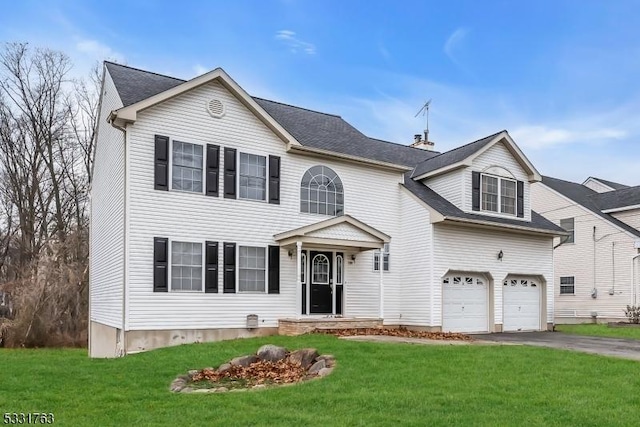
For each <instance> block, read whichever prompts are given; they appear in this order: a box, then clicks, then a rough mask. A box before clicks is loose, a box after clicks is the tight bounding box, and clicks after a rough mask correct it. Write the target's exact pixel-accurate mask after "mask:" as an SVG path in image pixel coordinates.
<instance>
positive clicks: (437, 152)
mask: <svg viewBox="0 0 640 427" xmlns="http://www.w3.org/2000/svg"><path fill="white" fill-rule="evenodd" d="M365 136H366V137H367V138H369V139H375V140H376V141H380V142H384V143H386V144H392V145H399V146H401V147H406V148H411V149H412V150H420V151H421V152H427V153H434V154H435V156H433V157H436V156H439V155H440V154H442V153H441V152H439V151H430V150H424V149H422V148H416V147H412V146H411V145H406V144H402V143H400V142H393V141H387V140H385V139H380V138H375V137H373V136H368V135H365ZM433 157H430V158H433Z"/></svg>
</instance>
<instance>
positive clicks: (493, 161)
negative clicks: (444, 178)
mask: <svg viewBox="0 0 640 427" xmlns="http://www.w3.org/2000/svg"><path fill="white" fill-rule="evenodd" d="M516 142H517V141H516ZM496 167H497V168H499V169H501V170H503V171H504V172H508V174H505V178H507V177H508V179H513V180H515V181H522V182H523V184H524V194H523V200H524V217H523V218H522V220H523V221H531V196H530V187H531V185H530V183H529V176H528V174H527V173H526V172H525V170H524V169H523V167H522V165H521V164H520V163H519V162H518V161H517V160H516V158H515V157H513V154H511V152H510V151H509V150H508V149H507V147H506V146H505V145H504V144H503V143H502V142H500V143H497V144H495V145H493V146H492V147H491V148H489V149H488V150H486V151H485V152H484V153H482V154H480V155H479V156H478V157H476V158H475V159H473V164H472V166H471V167H470V168H465V169H464V170H463V172H462V173H463V174H464V178H463V179H464V184H463V185H462V188H463V190H462V191H463V192H464V193H463V194H464V197H463V203H462V208H461V209H462V210H463V211H465V212H468V213H473V212H474V211H473V209H472V191H471V189H472V188H473V187H472V185H473V183H472V171H480V172H486V173H487V174H491V175H495V176H501V174H497V173H493V172H490V171H491V170H492V168H496ZM436 191H437V190H436ZM513 218H514V219H517V217H516V216H515V214H514V216H513Z"/></svg>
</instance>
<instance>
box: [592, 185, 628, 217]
mask: <svg viewBox="0 0 640 427" xmlns="http://www.w3.org/2000/svg"><path fill="white" fill-rule="evenodd" d="M607 185H608V184H607ZM591 198H592V199H593V201H594V202H595V203H596V205H598V207H599V208H600V209H602V210H603V211H604V210H607V209H616V208H623V207H626V206H636V205H640V186H637V187H626V188H623V189H621V190H615V191H607V192H606V193H598V194H594V195H593V196H591Z"/></svg>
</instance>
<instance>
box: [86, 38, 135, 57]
mask: <svg viewBox="0 0 640 427" xmlns="http://www.w3.org/2000/svg"><path fill="white" fill-rule="evenodd" d="M76 49H77V50H78V51H79V52H80V53H82V54H84V55H86V56H89V57H90V58H91V59H93V60H98V61H104V60H105V59H106V60H112V61H116V62H124V55H122V54H121V53H119V52H116V51H115V50H113V49H112V48H111V47H109V46H107V45H106V44H104V43H101V42H99V41H97V40H92V39H81V40H79V41H78V42H77V43H76Z"/></svg>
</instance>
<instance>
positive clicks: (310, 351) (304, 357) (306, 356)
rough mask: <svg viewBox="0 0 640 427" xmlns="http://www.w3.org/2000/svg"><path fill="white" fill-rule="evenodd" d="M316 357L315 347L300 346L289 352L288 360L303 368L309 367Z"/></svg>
mask: <svg viewBox="0 0 640 427" xmlns="http://www.w3.org/2000/svg"><path fill="white" fill-rule="evenodd" d="M317 357H318V351H317V350H316V349H315V348H302V349H300V350H296V351H294V352H292V353H291V354H289V361H291V362H292V363H298V364H300V366H302V368H303V369H309V366H311V365H313V363H314V362H315V360H316V358H317Z"/></svg>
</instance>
